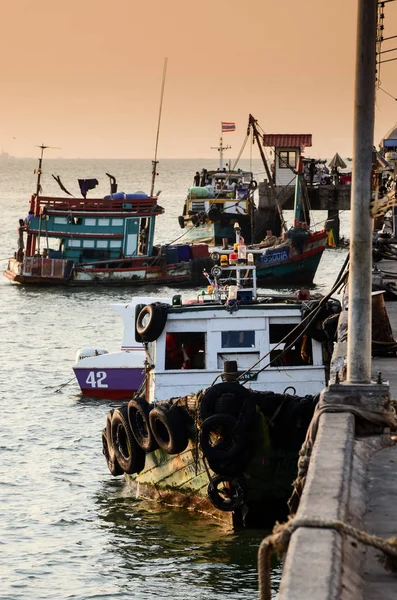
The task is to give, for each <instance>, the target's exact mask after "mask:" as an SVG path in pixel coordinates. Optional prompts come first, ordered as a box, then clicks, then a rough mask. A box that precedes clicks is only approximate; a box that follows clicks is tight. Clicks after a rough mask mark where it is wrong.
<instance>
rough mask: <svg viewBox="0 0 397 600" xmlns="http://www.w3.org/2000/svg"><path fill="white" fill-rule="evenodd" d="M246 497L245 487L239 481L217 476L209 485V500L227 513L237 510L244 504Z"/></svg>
mask: <svg viewBox="0 0 397 600" xmlns="http://www.w3.org/2000/svg"><path fill="white" fill-rule="evenodd" d="M222 484H223V487H222ZM225 484H226V485H225ZM244 496H245V494H244V488H243V485H242V483H241V482H240V481H239V480H238V479H228V478H227V477H223V476H222V475H216V476H215V477H214V478H213V479H212V480H211V481H210V483H209V484H208V498H209V499H210V501H211V502H212V504H213V505H214V506H215V508H219V510H222V511H225V512H233V511H234V510H237V509H238V508H239V507H240V506H241V505H242V504H243V502H244Z"/></svg>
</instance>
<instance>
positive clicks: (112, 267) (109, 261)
mask: <svg viewBox="0 0 397 600" xmlns="http://www.w3.org/2000/svg"><path fill="white" fill-rule="evenodd" d="M45 148H46V146H43V145H42V146H41V155H40V158H39V166H38V169H37V186H36V193H35V194H33V195H32V197H31V200H30V205H29V213H28V217H27V218H26V219H25V221H23V220H22V219H20V224H19V228H18V250H17V251H16V252H15V255H14V257H13V258H10V259H9V262H8V266H7V269H6V270H5V272H4V276H5V277H6V278H7V279H9V280H10V281H12V282H15V283H19V284H24V285H29V284H33V285H71V286H76V285H89V284H92V285H97V284H115V285H120V284H127V285H132V286H137V285H150V284H153V285H198V284H199V283H200V281H203V279H202V271H203V268H205V267H207V268H208V267H210V266H211V265H212V261H211V259H210V257H209V252H208V247H207V246H206V245H205V244H201V245H199V246H198V247H194V248H190V246H189V245H188V244H180V245H177V246H172V247H168V248H167V247H165V246H156V245H155V244H154V233H155V222H156V218H157V217H158V216H159V215H161V214H162V213H163V212H164V209H163V208H162V207H161V206H160V205H159V204H158V198H157V196H155V195H153V182H152V192H151V194H150V195H147V194H145V193H142V192H135V193H124V192H119V191H117V182H116V179H115V177H114V176H112V175H109V174H107V175H108V177H109V178H110V193H109V194H108V195H106V196H105V197H103V198H91V197H88V190H91V189H94V188H95V186H96V185H97V184H98V181H97V180H96V179H88V180H87V179H79V185H80V190H81V194H82V197H81V198H75V197H74V196H72V194H70V193H69V192H68V190H67V189H66V188H65V186H64V185H63V184H62V182H61V181H60V179H59V177H56V178H55V179H56V180H57V181H58V183H59V185H60V187H61V189H62V190H63V192H64V196H60V197H53V196H51V197H50V196H44V195H42V188H41V175H42V162H43V151H44V149H45ZM156 164H157V161H155V162H154V170H155V169H156Z"/></svg>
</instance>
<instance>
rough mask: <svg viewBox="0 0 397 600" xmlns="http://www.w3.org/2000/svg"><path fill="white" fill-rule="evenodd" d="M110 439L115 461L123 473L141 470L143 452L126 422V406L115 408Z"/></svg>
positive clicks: (130, 473)
mask: <svg viewBox="0 0 397 600" xmlns="http://www.w3.org/2000/svg"><path fill="white" fill-rule="evenodd" d="M111 439H112V443H113V446H114V451H115V454H116V458H117V461H118V463H119V465H120V467H121V468H122V469H123V471H124V473H128V474H129V475H133V474H134V473H139V472H140V471H142V470H143V468H144V466H145V457H146V455H145V452H144V451H143V450H142V448H141V447H140V446H138V444H137V442H136V440H135V438H134V436H133V435H132V431H131V428H130V426H129V423H128V407H127V406H123V407H122V408H116V410H115V411H114V413H113V417H112V424H111Z"/></svg>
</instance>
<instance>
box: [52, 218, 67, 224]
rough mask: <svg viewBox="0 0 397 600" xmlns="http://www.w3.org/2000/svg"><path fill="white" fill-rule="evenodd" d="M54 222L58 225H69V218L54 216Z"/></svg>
mask: <svg viewBox="0 0 397 600" xmlns="http://www.w3.org/2000/svg"><path fill="white" fill-rule="evenodd" d="M54 223H55V224H56V225H67V223H68V220H67V218H66V217H54Z"/></svg>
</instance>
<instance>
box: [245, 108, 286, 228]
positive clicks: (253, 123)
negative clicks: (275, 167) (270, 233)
mask: <svg viewBox="0 0 397 600" xmlns="http://www.w3.org/2000/svg"><path fill="white" fill-rule="evenodd" d="M256 123H257V121H256V119H254V117H253V116H252V115H250V116H249V118H248V128H247V135H249V132H250V129H252V133H253V135H254V138H255V141H256V143H257V146H258V149H259V154H260V155H261V159H262V162H263V166H264V167H265V171H266V175H267V179H268V181H269V185H270V187H271V188H272V189H274V182H273V177H272V174H271V173H270V169H269V165H268V164H267V160H266V156H265V153H264V152H263V148H262V145H261V140H260V137H259V133H258V129H257V127H256ZM274 201H275V204H276V207H277V211H278V214H279V216H280V220H281V225H282V228H283V229H284V231H287V225H286V223H285V219H284V215H283V211H282V210H281V206H280V204H279V202H278V200H277V196H275V197H274Z"/></svg>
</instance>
